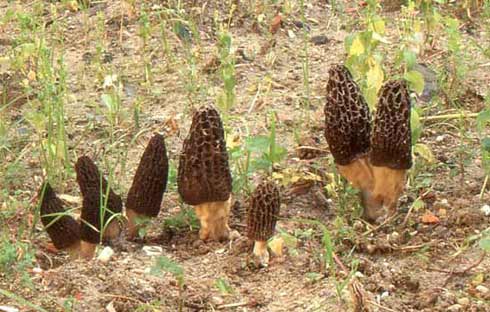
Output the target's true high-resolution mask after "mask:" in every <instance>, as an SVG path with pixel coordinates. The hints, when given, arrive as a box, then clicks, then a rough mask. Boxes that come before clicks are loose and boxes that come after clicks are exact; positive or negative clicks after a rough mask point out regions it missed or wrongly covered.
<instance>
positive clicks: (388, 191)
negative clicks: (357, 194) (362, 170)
mask: <svg viewBox="0 0 490 312" xmlns="http://www.w3.org/2000/svg"><path fill="white" fill-rule="evenodd" d="M372 170H373V177H374V187H373V190H372V191H371V192H363V200H364V201H365V209H366V211H365V216H366V217H367V218H368V219H370V220H376V219H377V218H378V217H380V216H381V215H383V214H385V213H387V214H388V215H392V214H393V213H394V212H395V210H396V204H397V201H398V198H399V197H400V195H401V193H402V192H403V189H404V187H405V182H406V176H407V170H404V169H391V168H388V167H378V166H372Z"/></svg>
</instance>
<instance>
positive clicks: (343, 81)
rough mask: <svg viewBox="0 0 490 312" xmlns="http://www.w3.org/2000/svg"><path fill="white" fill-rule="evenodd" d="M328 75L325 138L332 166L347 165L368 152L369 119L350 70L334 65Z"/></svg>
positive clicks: (366, 108) (364, 102)
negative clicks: (333, 163)
mask: <svg viewBox="0 0 490 312" xmlns="http://www.w3.org/2000/svg"><path fill="white" fill-rule="evenodd" d="M328 73H329V79H328V82H327V102H326V104H325V107H324V113H325V138H326V139H327V142H328V145H329V147H330V151H331V153H332V155H333V157H334V159H335V162H336V163H337V164H339V165H348V164H349V163H350V162H352V161H354V160H356V159H357V158H359V157H361V156H363V155H365V154H367V153H368V151H369V143H370V135H371V124H370V122H371V116H370V114H369V108H368V106H367V104H366V101H365V100H364V98H363V96H362V93H361V90H360V89H359V86H358V85H357V84H356V82H355V81H354V79H353V78H352V75H351V74H350V72H349V70H348V69H347V68H346V67H345V66H344V65H334V66H332V67H331V68H330V70H329V71H328Z"/></svg>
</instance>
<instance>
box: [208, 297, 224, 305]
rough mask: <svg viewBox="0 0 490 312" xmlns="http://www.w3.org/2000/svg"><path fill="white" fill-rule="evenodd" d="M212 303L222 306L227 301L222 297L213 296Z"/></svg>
mask: <svg viewBox="0 0 490 312" xmlns="http://www.w3.org/2000/svg"><path fill="white" fill-rule="evenodd" d="M211 301H212V302H213V303H214V304H215V305H222V304H223V303H224V302H225V301H224V300H223V298H221V297H217V296H213V297H211Z"/></svg>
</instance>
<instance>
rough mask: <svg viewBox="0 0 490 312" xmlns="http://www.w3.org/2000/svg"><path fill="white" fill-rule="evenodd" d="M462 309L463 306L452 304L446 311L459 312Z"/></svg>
mask: <svg viewBox="0 0 490 312" xmlns="http://www.w3.org/2000/svg"><path fill="white" fill-rule="evenodd" d="M462 309H463V306H462V305H460V304H453V305H452V306H450V307H449V308H447V310H448V311H452V312H456V311H461V310H462Z"/></svg>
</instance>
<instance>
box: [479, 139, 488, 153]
mask: <svg viewBox="0 0 490 312" xmlns="http://www.w3.org/2000/svg"><path fill="white" fill-rule="evenodd" d="M481 147H482V149H483V150H484V151H485V152H490V138H489V137H486V138H483V140H481Z"/></svg>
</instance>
